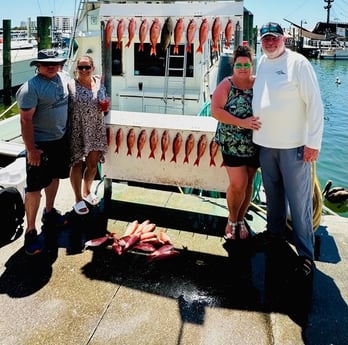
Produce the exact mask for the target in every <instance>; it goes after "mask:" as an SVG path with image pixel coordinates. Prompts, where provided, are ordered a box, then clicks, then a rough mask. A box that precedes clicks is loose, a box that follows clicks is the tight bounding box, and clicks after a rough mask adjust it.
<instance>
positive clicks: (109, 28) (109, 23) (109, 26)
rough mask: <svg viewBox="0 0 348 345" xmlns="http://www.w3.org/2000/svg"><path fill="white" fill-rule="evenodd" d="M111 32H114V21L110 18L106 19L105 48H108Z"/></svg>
mask: <svg viewBox="0 0 348 345" xmlns="http://www.w3.org/2000/svg"><path fill="white" fill-rule="evenodd" d="M113 31H114V20H113V19H112V18H110V19H108V21H107V23H106V26H105V48H110V45H111V39H112V32H113Z"/></svg>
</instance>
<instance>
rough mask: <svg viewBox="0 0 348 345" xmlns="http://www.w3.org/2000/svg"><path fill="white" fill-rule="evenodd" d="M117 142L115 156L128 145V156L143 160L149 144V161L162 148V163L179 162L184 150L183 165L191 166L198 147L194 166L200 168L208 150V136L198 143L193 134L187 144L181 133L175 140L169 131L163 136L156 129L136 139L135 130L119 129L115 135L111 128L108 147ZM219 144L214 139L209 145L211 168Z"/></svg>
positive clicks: (164, 132) (143, 133) (143, 131)
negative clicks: (193, 154)
mask: <svg viewBox="0 0 348 345" xmlns="http://www.w3.org/2000/svg"><path fill="white" fill-rule="evenodd" d="M113 140H114V141H115V150H114V153H115V154H120V152H121V147H122V145H124V144H126V145H127V150H126V151H127V152H126V154H127V156H133V155H135V154H136V157H137V158H142V151H143V148H144V146H145V145H146V143H148V145H149V148H150V154H149V156H148V158H149V159H156V149H157V147H159V145H160V146H161V155H160V157H158V158H160V161H167V160H169V159H170V160H169V161H170V162H175V163H177V162H178V155H179V153H180V151H181V150H182V149H184V150H185V157H184V160H183V164H189V163H190V161H193V159H192V158H191V155H192V152H193V151H194V148H195V146H196V156H195V157H196V158H195V160H194V161H193V162H194V163H193V165H195V166H199V163H200V160H201V158H202V157H203V155H204V154H205V153H206V151H207V150H208V138H207V135H206V134H202V135H201V136H200V137H199V139H198V141H197V143H196V139H195V136H194V135H193V133H190V134H189V135H188V136H187V138H186V140H185V142H184V138H183V136H182V134H181V133H180V132H177V133H176V134H175V136H174V138H171V136H170V133H169V131H168V130H163V132H162V134H161V136H160V134H159V132H158V130H157V129H156V128H154V129H152V130H151V133H150V135H149V136H148V133H147V130H146V129H142V130H140V132H139V135H138V137H136V131H135V129H134V128H130V129H129V130H128V132H127V133H124V130H123V128H118V129H117V131H116V133H115V134H114V133H113V130H112V128H111V127H108V128H107V141H108V146H109V147H110V146H111V143H112V142H113ZM170 143H171V155H170V152H168V150H169V148H170ZM135 145H136V151H137V152H135ZM218 148H219V146H218V144H217V143H216V141H215V140H214V138H212V139H211V141H210V143H209V155H210V163H209V166H216V163H215V159H216V155H217V153H218ZM169 155H170V156H169Z"/></svg>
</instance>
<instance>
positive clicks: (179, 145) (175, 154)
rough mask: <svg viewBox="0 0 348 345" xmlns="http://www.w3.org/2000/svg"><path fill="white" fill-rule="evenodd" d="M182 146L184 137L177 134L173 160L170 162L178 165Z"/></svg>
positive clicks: (174, 142)
mask: <svg viewBox="0 0 348 345" xmlns="http://www.w3.org/2000/svg"><path fill="white" fill-rule="evenodd" d="M181 144H182V135H181V134H180V133H179V132H178V133H176V136H175V138H174V140H173V158H172V159H171V160H170V161H171V162H175V163H176V156H177V155H178V153H179V152H180V148H181Z"/></svg>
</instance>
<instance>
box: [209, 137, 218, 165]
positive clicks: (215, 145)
mask: <svg viewBox="0 0 348 345" xmlns="http://www.w3.org/2000/svg"><path fill="white" fill-rule="evenodd" d="M218 149H219V144H218V143H217V142H216V141H215V139H214V138H213V139H212V140H211V142H210V145H209V153H210V163H209V166H214V167H215V166H216V164H215V157H216V155H217V152H218Z"/></svg>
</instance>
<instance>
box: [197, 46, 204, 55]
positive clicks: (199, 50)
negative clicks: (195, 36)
mask: <svg viewBox="0 0 348 345" xmlns="http://www.w3.org/2000/svg"><path fill="white" fill-rule="evenodd" d="M196 53H203V47H202V46H201V45H200V46H199V47H198V48H197V50H196Z"/></svg>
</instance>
